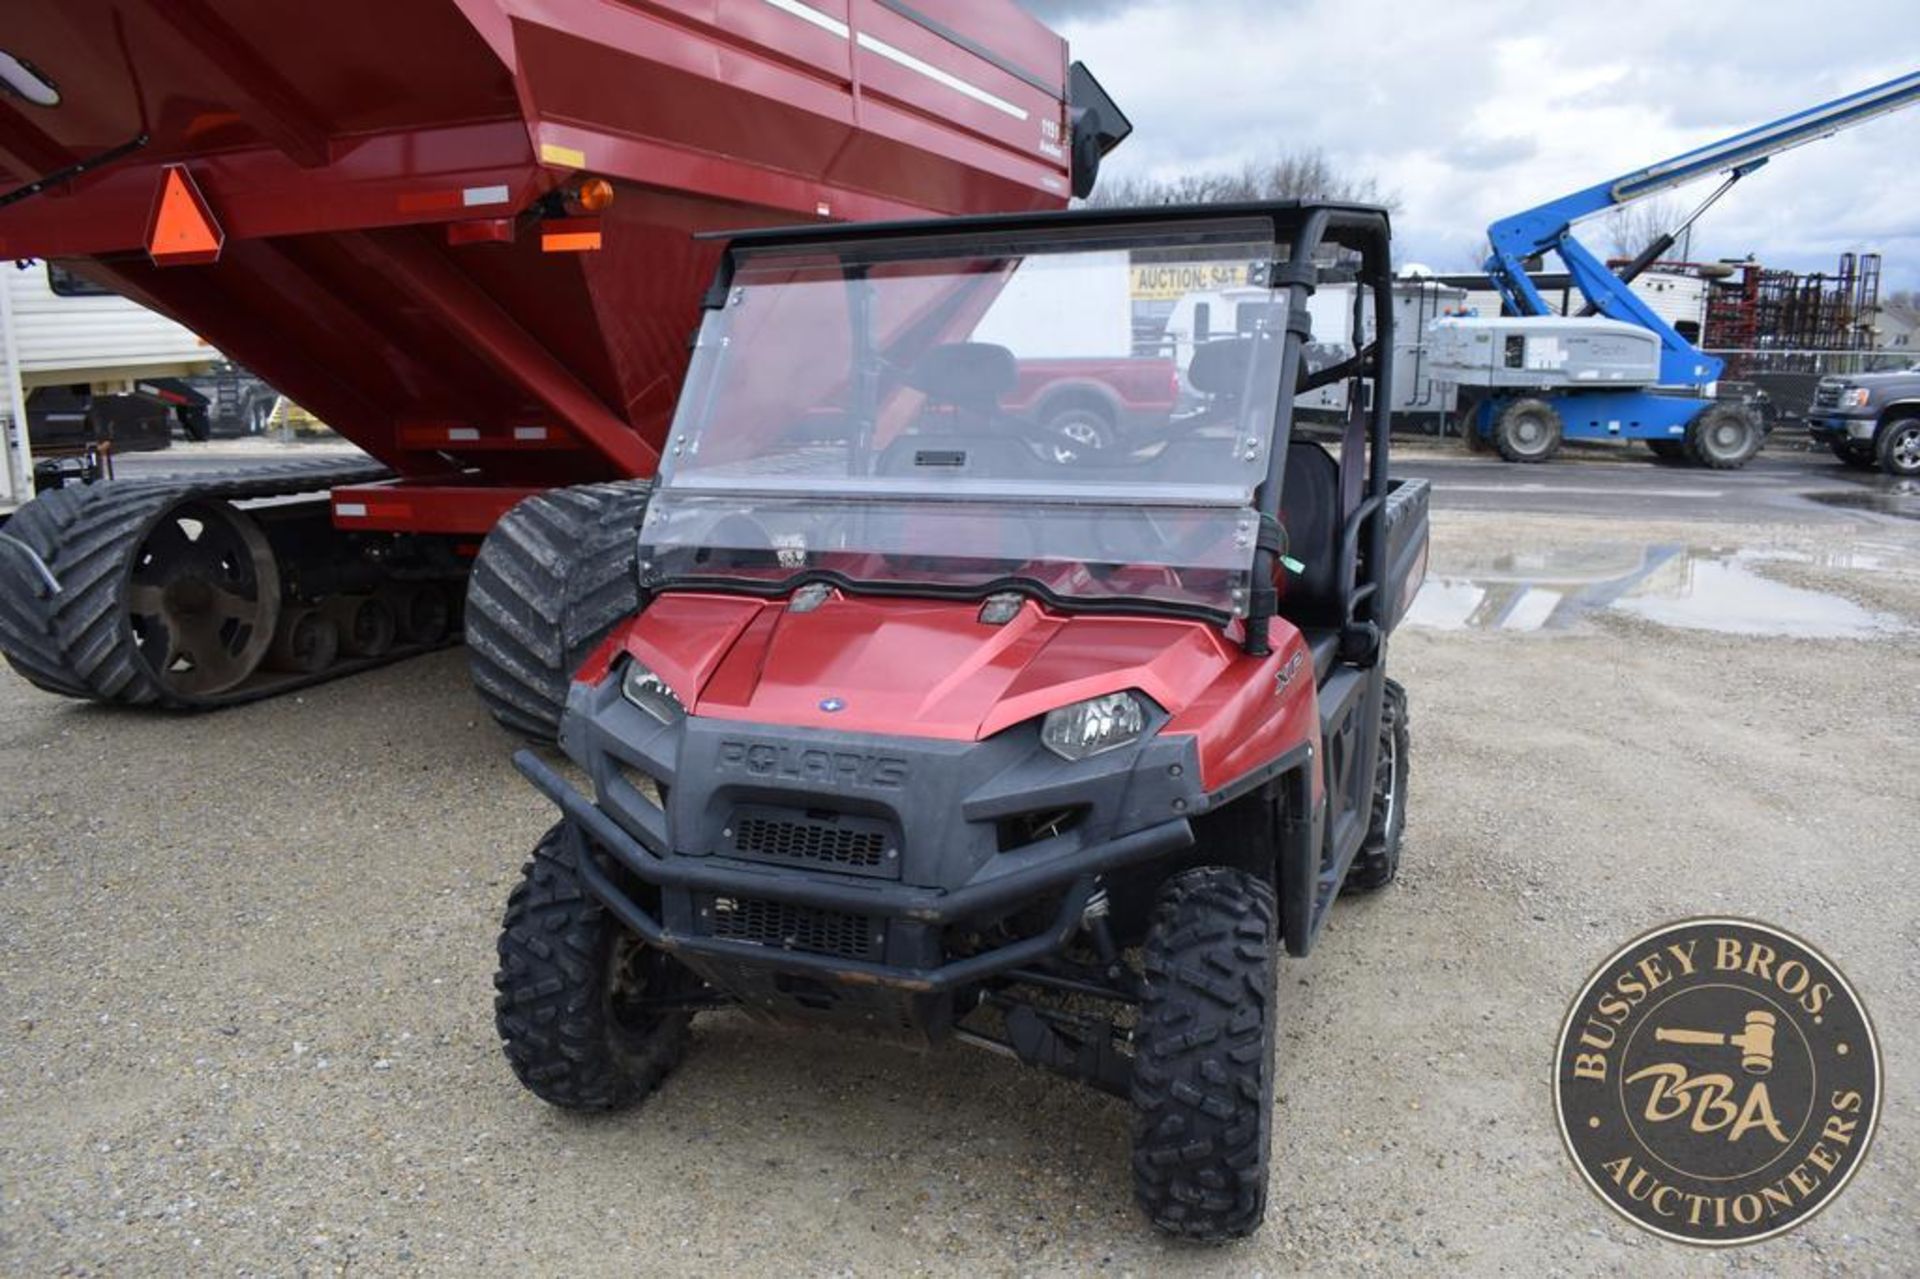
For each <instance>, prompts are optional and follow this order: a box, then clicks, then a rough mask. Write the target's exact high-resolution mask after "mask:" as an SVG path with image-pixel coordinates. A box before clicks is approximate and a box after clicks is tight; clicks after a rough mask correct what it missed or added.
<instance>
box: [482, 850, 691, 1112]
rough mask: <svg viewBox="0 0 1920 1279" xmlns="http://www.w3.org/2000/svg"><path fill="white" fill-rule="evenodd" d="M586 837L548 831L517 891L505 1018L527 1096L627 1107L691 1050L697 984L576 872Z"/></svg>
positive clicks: (503, 951) (497, 1016) (501, 1015)
mask: <svg viewBox="0 0 1920 1279" xmlns="http://www.w3.org/2000/svg"><path fill="white" fill-rule="evenodd" d="M584 848H585V841H584V839H583V838H582V837H580V836H578V835H576V834H575V833H574V832H573V831H571V830H570V829H569V828H568V827H567V825H566V824H565V823H564V822H563V823H561V824H560V825H558V826H555V827H554V828H553V829H552V830H550V831H548V832H547V833H546V834H545V835H544V836H542V837H541V840H540V842H539V844H537V845H536V846H535V847H534V850H533V860H531V861H529V862H528V863H527V864H526V867H525V868H524V870H523V871H522V877H521V880H520V883H519V884H518V885H516V886H515V887H514V890H513V894H512V895H511V896H510V897H508V898H507V915H506V919H505V921H504V922H503V923H502V924H501V928H500V970H499V972H497V973H496V974H495V975H494V978H493V985H494V990H495V991H496V992H497V993H496V995H495V997H494V1001H493V1007H494V1024H495V1026H496V1028H497V1029H498V1030H499V1032H500V1038H501V1040H502V1041H503V1042H504V1043H505V1045H506V1050H507V1061H508V1062H509V1063H510V1064H511V1065H512V1066H513V1073H514V1074H515V1075H517V1076H518V1077H519V1079H520V1082H521V1083H522V1084H524V1085H526V1087H527V1089H528V1091H530V1092H532V1093H533V1094H534V1095H535V1096H537V1097H539V1098H540V1099H541V1100H542V1101H544V1102H547V1103H549V1104H550V1105H554V1106H559V1107H562V1108H563V1109H567V1110H618V1109H620V1108H622V1107H626V1106H631V1105H634V1104H635V1103H637V1102H639V1101H641V1100H643V1099H644V1098H645V1097H646V1096H647V1095H648V1094H649V1093H651V1092H652V1091H653V1090H654V1089H656V1088H658V1087H659V1086H660V1083H661V1081H662V1080H664V1079H665V1078H666V1077H667V1075H668V1074H670V1073H671V1072H672V1071H673V1068H674V1067H675V1066H677V1065H679V1064H680V1058H681V1057H682V1056H684V1055H685V1053H686V1051H687V1041H688V1039H689V1038H690V1035H691V1031H690V1029H689V1024H690V1023H691V1021H692V1020H693V1014H692V1013H690V1012H688V1011H686V1010H685V1009H684V1007H679V1006H676V1005H675V1003H674V1002H673V1001H674V999H675V997H676V996H679V995H684V994H687V993H690V992H691V989H692V988H693V987H694V986H696V985H697V983H696V982H695V981H694V980H693V978H692V976H691V974H689V973H688V972H687V971H686V969H684V968H682V967H681V966H680V965H679V964H678V963H677V962H676V961H675V960H674V959H673V958H672V957H671V956H668V955H666V954H664V953H662V952H661V951H658V950H655V949H654V948H653V947H651V946H649V945H647V944H646V943H645V942H643V941H642V940H641V939H640V938H638V937H636V936H635V935H634V934H632V933H631V932H629V931H627V929H626V928H625V927H623V926H622V925H621V924H620V922H619V921H618V920H616V919H615V918H614V917H613V916H612V915H611V914H609V913H608V911H607V909H606V907H604V906H602V905H601V904H600V902H599V901H598V900H597V899H596V898H595V897H594V896H593V894H592V893H591V892H589V891H588V890H587V887H586V884H585V882H584V881H583V880H582V879H581V877H580V873H579V871H578V869H577V868H576V867H575V864H574V858H575V857H576V856H591V855H592V854H591V853H586V852H583V851H582V850H584Z"/></svg>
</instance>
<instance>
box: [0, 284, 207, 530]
mask: <svg viewBox="0 0 1920 1279" xmlns="http://www.w3.org/2000/svg"><path fill="white" fill-rule="evenodd" d="M220 358H221V356H220V353H219V352H218V351H216V350H214V349H213V348H212V347H211V346H209V345H207V343H206V341H205V339H203V338H201V337H199V336H198V335H196V334H195V333H194V332H193V331H192V330H190V329H187V328H185V327H183V326H181V325H179V324H176V323H174V322H173V321H172V320H169V319H167V318H166V317H165V316H163V315H160V314H157V313H156V312H153V311H150V310H148V309H147V308H146V307H144V306H141V305H140V304H139V303H137V302H130V301H128V300H127V299H126V298H123V297H121V296H119V295H118V294H116V293H113V292H111V291H110V290H107V289H102V288H100V287H99V286H97V285H95V284H93V283H92V282H91V281H88V280H85V279H82V278H81V277H80V276H77V275H74V274H72V273H71V272H68V271H66V270H65V269H64V268H62V267H61V266H60V265H59V264H58V263H51V262H36V261H28V262H22V263H7V264H0V379H3V380H4V386H0V392H4V394H0V410H3V411H4V413H5V416H6V437H7V463H8V464H7V465H6V466H5V467H4V468H0V510H10V509H12V507H14V506H18V505H19V504H20V503H22V502H25V501H26V500H27V499H28V498H30V497H32V496H33V461H32V450H31V446H30V442H29V440H28V434H27V427H26V422H27V416H26V415H27V395H28V393H29V392H31V391H33V390H34V389H35V388H37V387H43V386H67V385H75V384H84V385H86V386H87V387H88V388H89V389H90V390H92V391H93V392H94V393H95V394H100V395H105V394H117V393H122V392H126V391H131V390H132V389H134V386H135V384H136V383H137V382H138V381H139V380H140V379H141V378H152V377H191V376H194V375H196V374H200V373H204V372H206V371H207V370H208V369H209V368H210V367H211V366H212V365H213V364H214V363H215V362H216V361H218V360H219V359H220Z"/></svg>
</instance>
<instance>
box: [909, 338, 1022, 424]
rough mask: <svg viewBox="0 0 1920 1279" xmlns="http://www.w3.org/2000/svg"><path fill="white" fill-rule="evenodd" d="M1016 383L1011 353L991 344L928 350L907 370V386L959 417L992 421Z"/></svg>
mask: <svg viewBox="0 0 1920 1279" xmlns="http://www.w3.org/2000/svg"><path fill="white" fill-rule="evenodd" d="M1019 381H1020V368H1019V365H1018V363H1017V362H1016V361H1015V360H1014V358H1013V352H1012V351H1010V350H1008V349H1007V348H1006V347H1004V346H998V345H995V344H994V343H992V342H948V343H946V344H945V345H942V346H936V347H933V348H932V349H930V350H928V351H927V352H926V353H925V354H923V355H922V356H921V357H920V358H919V359H917V360H915V361H914V362H913V366H912V367H911V368H909V369H908V370H907V377H906V382H907V385H908V386H910V387H912V388H913V389H914V390H916V391H919V392H921V393H922V394H924V395H925V396H926V397H927V398H928V399H929V400H932V401H934V402H936V403H939V404H950V405H952V406H953V407H954V408H955V409H956V410H958V411H959V413H960V414H961V415H963V416H968V417H974V418H978V419H983V420H988V421H990V420H992V418H993V417H994V416H995V414H996V413H997V412H998V411H999V408H1000V400H1001V398H1002V397H1004V396H1005V395H1006V394H1007V393H1008V392H1010V391H1012V390H1013V388H1014V387H1015V386H1016V385H1017V384H1018V383H1019Z"/></svg>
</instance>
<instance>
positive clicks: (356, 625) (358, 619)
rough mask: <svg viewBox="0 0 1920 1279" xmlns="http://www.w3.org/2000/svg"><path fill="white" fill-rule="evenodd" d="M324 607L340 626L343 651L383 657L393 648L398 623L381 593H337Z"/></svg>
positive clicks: (341, 649)
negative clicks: (380, 595) (378, 594)
mask: <svg viewBox="0 0 1920 1279" xmlns="http://www.w3.org/2000/svg"><path fill="white" fill-rule="evenodd" d="M322 607H324V608H325V609H326V611H327V615H328V616H329V617H331V618H332V619H333V621H334V623H335V625H337V626H338V627H339V628H340V651H341V652H342V653H345V654H346V655H347V656H348V657H381V656H384V655H385V654H386V651H387V650H388V649H390V648H392V647H393V639H394V635H395V633H396V632H397V630H398V626H397V624H396V623H395V621H394V617H393V610H392V609H391V608H389V607H387V602H386V601H385V600H383V599H381V598H380V597H379V596H377V595H336V596H334V597H333V598H332V599H330V600H328V601H327V602H326V603H325V604H324V605H323V606H322Z"/></svg>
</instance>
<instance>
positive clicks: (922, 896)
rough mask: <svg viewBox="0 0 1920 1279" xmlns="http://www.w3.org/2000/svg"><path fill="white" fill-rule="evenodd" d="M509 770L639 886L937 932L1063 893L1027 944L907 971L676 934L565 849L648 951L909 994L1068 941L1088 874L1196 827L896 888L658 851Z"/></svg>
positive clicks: (1133, 859)
mask: <svg viewBox="0 0 1920 1279" xmlns="http://www.w3.org/2000/svg"><path fill="white" fill-rule="evenodd" d="M513 762H514V766H515V767H516V768H518V769H519V770H520V772H521V773H522V774H523V775H524V776H525V777H526V779H527V780H528V781H530V782H532V783H533V784H534V786H535V787H536V788H537V789H538V790H539V791H540V792H541V794H543V795H545V796H546V797H547V798H548V799H550V800H552V801H553V802H554V803H555V804H556V805H558V806H559V808H560V811H561V812H562V813H563V814H565V815H566V817H567V819H568V821H569V823H570V824H571V827H572V829H573V830H574V831H575V832H576V833H577V834H580V835H584V836H586V837H587V838H589V839H591V840H592V842H593V843H594V845H596V846H597V847H599V848H602V849H604V850H605V851H606V852H607V853H608V854H609V855H610V856H612V857H613V859H614V860H615V861H616V862H618V863H619V864H620V866H621V867H622V868H623V869H624V870H626V871H627V872H628V873H630V874H631V875H632V876H633V877H634V878H636V879H638V880H640V881H641V882H642V883H645V884H649V885H652V886H654V887H656V888H670V889H680V890H686V891H690V892H693V893H696V894H706V893H711V894H723V895H735V894H737V895H740V896H743V897H749V898H752V899H754V900H758V901H770V902H775V903H780V904H783V905H790V906H798V907H805V908H810V909H818V910H830V911H842V912H846V913H848V914H853V915H858V916H861V917H877V918H881V919H887V920H900V921H903V922H905V923H907V924H911V925H916V926H919V927H922V928H927V929H939V928H941V927H944V926H946V925H949V924H958V923H962V922H965V921H968V920H972V919H979V918H983V917H990V916H992V915H994V914H996V913H1000V912H1004V911H1006V910H1009V909H1011V908H1013V907H1015V906H1018V905H1019V904H1021V903H1023V902H1026V901H1030V900H1033V899H1035V898H1041V897H1046V896H1049V895H1051V894H1052V893H1053V892H1055V891H1056V890H1059V889H1060V888H1062V887H1063V886H1064V887H1065V890H1066V891H1065V895H1064V896H1062V897H1061V899H1060V905H1059V908H1058V909H1057V911H1056V912H1055V914H1054V918H1053V921H1052V923H1051V924H1050V925H1049V926H1048V927H1047V928H1046V929H1044V930H1043V931H1041V932H1039V933H1036V934H1034V935H1033V936H1031V937H1028V938H1025V939H1023V940H1020V941H1016V942H1013V943H1011V944H1009V945H1005V946H1001V947H999V948H997V949H994V950H988V951H984V952H981V953H978V954H972V955H968V956H966V957H964V958H960V959H953V960H947V961H944V962H936V963H934V964H933V965H931V966H923V967H906V966H899V965H893V964H886V963H876V962H872V961H868V960H858V959H850V958H846V957H843V956H838V955H822V954H814V953H810V952H807V951H803V950H795V949H785V948H781V947H776V946H768V945H766V944H763V943H760V942H745V941H734V940H730V939H728V938H724V937H716V936H711V935H701V934H699V933H697V932H692V931H688V932H680V931H676V930H674V929H671V928H669V927H667V925H666V924H665V923H664V922H662V921H661V920H660V919H658V918H655V917H654V916H653V915H651V914H649V913H648V912H647V911H646V910H645V909H643V908H642V907H641V906H640V904H639V903H638V902H636V901H635V900H634V899H633V897H632V896H631V895H630V894H629V893H627V892H626V891H625V890H623V889H622V888H621V887H620V886H619V885H618V884H616V883H615V882H614V880H613V877H612V876H610V875H608V874H607V873H606V871H605V870H604V869H602V868H601V867H600V866H599V865H598V864H596V862H595V861H594V859H593V858H592V857H590V856H586V855H585V854H586V850H585V849H584V848H576V849H575V850H574V853H575V858H576V864H577V865H578V867H579V870H580V874H581V877H582V878H583V879H585V880H586V881H587V886H588V888H589V889H591V890H592V892H593V894H594V896H595V897H597V898H599V899H600V901H601V902H602V903H603V904H604V905H605V906H606V907H607V909H608V910H610V911H612V912H613V913H614V914H615V915H616V916H618V917H619V919H620V922H622V923H623V924H625V925H626V926H627V927H628V928H631V929H632V930H633V931H634V932H636V933H638V934H639V935H640V936H642V937H644V938H645V939H646V940H647V942H648V944H650V945H653V946H657V947H659V948H660V949H661V950H664V951H667V952H669V953H672V954H677V955H680V956H681V957H683V958H686V957H702V956H704V957H708V958H712V959H718V960H729V961H735V962H745V963H750V964H758V965H771V966H774V967H777V968H779V969H781V970H782V971H787V972H803V973H810V974H814V975H817V976H820V977H824V978H830V979H832V980H835V981H840V982H850V983H870V984H873V985H879V986H887V987H892V988H894V989H897V990H903V991H911V992H915V993H922V994H926V993H936V992H941V991H948V990H952V989H954V988H956V987H958V986H963V985H967V984H969V983H972V982H977V981H980V980H981V979H983V978H986V977H991V976H993V975H994V974H996V973H1001V972H1005V971H1006V970H1008V969H1010V968H1018V967H1021V966H1023V965H1026V964H1030V963H1032V962H1034V961H1035V960H1037V959H1040V958H1043V957H1044V956H1047V955H1050V954H1052V953H1054V952H1056V951H1058V950H1059V949H1060V948H1061V947H1063V946H1065V945H1066V943H1067V940H1068V939H1069V938H1070V937H1072V935H1073V933H1074V930H1075V929H1076V928H1078V927H1079V924H1080V919H1081V915H1082V913H1083V912H1084V911H1085V910H1086V907H1087V902H1088V900H1089V899H1090V898H1091V897H1092V895H1093V891H1094V885H1095V879H1096V877H1097V876H1099V875H1102V874H1104V873H1107V872H1110V871H1115V870H1120V869H1122V868H1124V867H1127V866H1132V865H1135V864H1137V863H1139V862H1143V861H1147V860H1149V859H1151V858H1154V857H1160V856H1164V855H1166V854H1168V853H1173V852H1178V851H1179V850H1181V849H1183V848H1187V847H1189V846H1191V845H1192V843H1193V828H1192V826H1191V825H1190V824H1189V823H1188V822H1187V820H1186V819H1185V818H1175V819H1174V820H1172V821H1168V822H1162V823H1160V824H1158V825H1156V826H1150V827H1147V828H1146V829H1144V830H1139V831H1135V832H1133V833H1132V834H1128V835H1122V836H1120V837H1118V838H1116V839H1112V840H1108V841H1106V842H1104V843H1100V844H1093V845H1088V846H1083V847H1081V848H1079V849H1076V850H1074V851H1071V852H1064V853H1061V854H1059V855H1057V856H1054V857H1050V858H1048V859H1046V860H1044V861H1040V862H1037V863H1034V864H1032V865H1029V866H1026V867H1023V868H1022V869H1020V870H1017V871H1013V872H1010V873H1007V874H1003V875H997V876H992V877H989V878H986V879H984V880H981V881H976V882H974V883H971V884H968V885H966V886H965V887H962V888H959V889H956V890H954V891H951V892H948V891H944V890H940V889H926V888H914V887H909V886H907V885H903V884H894V883H885V884H883V883H876V882H874V881H872V880H854V879H848V880H846V881H844V882H841V881H837V880H832V879H829V878H827V877H826V876H823V875H816V874H811V873H807V872H796V871H781V870H778V869H775V868H755V869H752V870H748V869H744V868H740V867H737V866H734V865H732V864H719V863H710V862H704V861H702V860H697V859H693V858H679V857H673V856H670V855H669V856H664V857H663V856H660V855H658V854H656V853H654V852H652V851H651V850H649V849H648V848H647V847H646V846H645V845H644V844H643V843H641V842H640V841H639V840H638V839H635V838H634V837H633V836H631V835H629V834H628V833H627V832H626V830H624V829H623V828H622V827H621V826H620V824H619V823H617V822H615V821H614V820H613V819H612V818H610V817H608V816H607V815H606V813H604V812H602V811H601V810H600V809H599V808H598V807H597V806H596V805H595V804H594V802H593V801H592V800H591V799H589V798H587V797H586V796H585V795H582V794H581V793H580V792H579V791H578V790H576V789H574V788H573V787H572V786H570V785H569V784H568V783H567V781H566V779H565V778H563V777H561V776H560V775H559V774H558V773H556V772H554V771H553V770H552V769H551V768H548V767H547V766H546V765H545V764H544V763H542V762H541V761H540V759H539V758H538V757H537V756H535V755H534V754H533V753H532V752H531V751H520V752H518V753H517V754H515V755H514V757H513Z"/></svg>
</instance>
